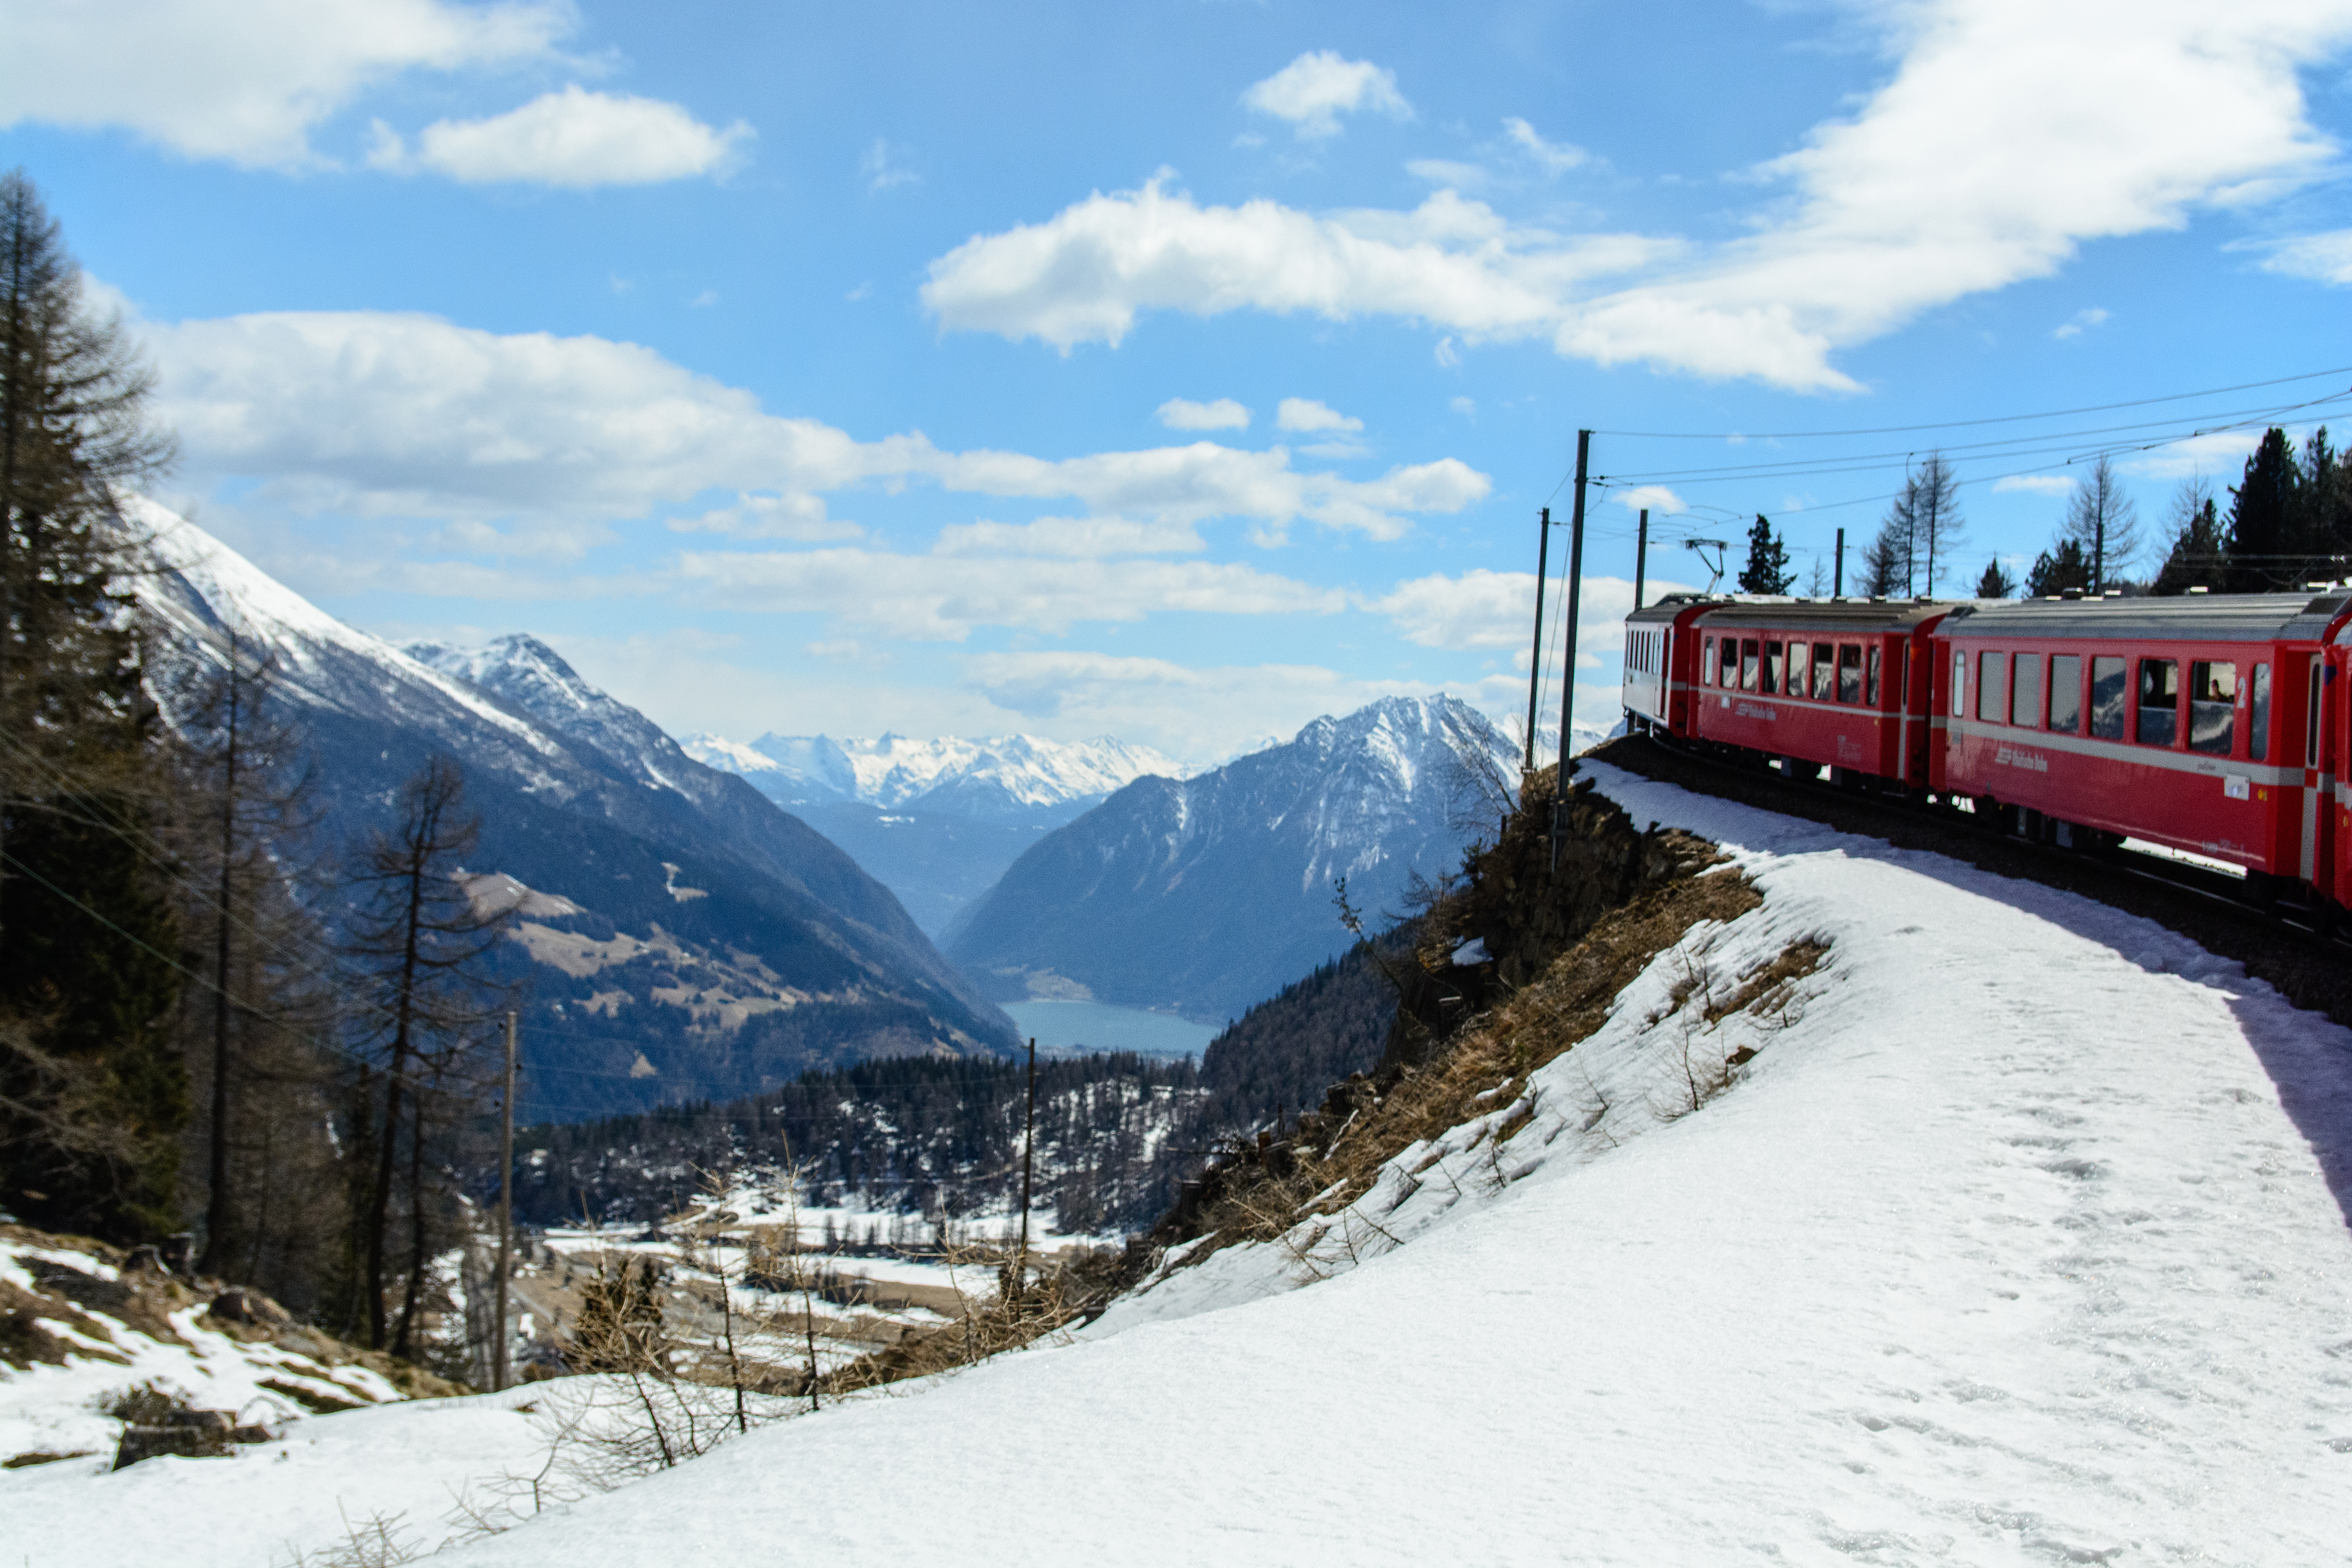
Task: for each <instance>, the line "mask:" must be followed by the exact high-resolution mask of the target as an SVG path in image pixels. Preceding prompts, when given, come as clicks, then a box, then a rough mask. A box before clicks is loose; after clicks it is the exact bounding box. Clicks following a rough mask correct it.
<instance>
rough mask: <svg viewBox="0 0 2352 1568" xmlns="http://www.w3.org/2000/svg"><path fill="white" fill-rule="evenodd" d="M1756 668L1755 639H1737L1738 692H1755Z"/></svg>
mask: <svg viewBox="0 0 2352 1568" xmlns="http://www.w3.org/2000/svg"><path fill="white" fill-rule="evenodd" d="M1757 668H1758V660H1757V658H1756V639H1755V638H1754V637H1741V638H1740V639H1739V689H1740V690H1742V691H1753V690H1755V689H1756V671H1757Z"/></svg>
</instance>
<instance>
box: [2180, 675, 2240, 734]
mask: <svg viewBox="0 0 2352 1568" xmlns="http://www.w3.org/2000/svg"><path fill="white" fill-rule="evenodd" d="M2237 743H2238V667H2237V666H2236V665H2234V664H2209V663H2207V662H2206V661H2205V660H2203V659H2201V658H2200V659H2199V660H2197V661H2196V662H2195V663H2193V664H2191V665H2190V666H2189V750H2190V751H2192V752H2210V753H2212V754H2213V755H2214V756H2217V757H2226V756H2228V755H2229V754H2230V753H2231V752H2233V751H2235V750H2236V749H2237Z"/></svg>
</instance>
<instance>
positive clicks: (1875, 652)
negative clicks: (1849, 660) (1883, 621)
mask: <svg viewBox="0 0 2352 1568" xmlns="http://www.w3.org/2000/svg"><path fill="white" fill-rule="evenodd" d="M1883 652H1885V650H1884V649H1883V648H1881V647H1879V646H1878V645H1877V644H1876V643H1873V644H1871V645H1870V662H1869V665H1868V671H1869V673H1868V674H1867V675H1866V676H1865V677H1864V680H1863V685H1862V701H1863V705H1864V707H1866V708H1875V707H1877V706H1878V660H1879V656H1880V655H1881V654H1882V653H1883Z"/></svg>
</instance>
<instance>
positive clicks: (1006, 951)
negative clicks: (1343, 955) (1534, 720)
mask: <svg viewBox="0 0 2352 1568" xmlns="http://www.w3.org/2000/svg"><path fill="white" fill-rule="evenodd" d="M1480 755H1483V756H1484V757H1485V758H1486V761H1487V762H1488V763H1490V764H1491V766H1492V768H1493V769H1494V770H1495V773H1496V776H1499V777H1501V778H1505V779H1508V780H1513V781H1515V780H1516V779H1517V775H1518V763H1519V758H1518V755H1517V753H1516V752H1513V751H1512V750H1511V748H1510V746H1509V744H1508V742H1506V741H1505V740H1504V739H1503V738H1502V736H1501V735H1500V734H1499V733H1498V732H1497V731H1496V730H1495V728H1494V726H1493V725H1491V724H1490V723H1488V722H1487V721H1486V718H1485V717H1484V716H1483V715H1481V714H1480V713H1478V712H1477V711H1476V710H1475V709H1472V708H1470V707H1469V706H1468V705H1466V704H1465V703H1462V702H1460V701H1457V700H1454V699H1453V698H1450V697H1430V698H1408V697H1392V698H1388V699H1385V700H1381V701H1380V702H1376V703H1373V704H1372V705H1371V706H1370V707H1368V708H1364V709H1362V710H1359V711H1357V712H1354V713H1350V714H1349V715H1348V716H1347V717H1345V718H1343V719H1333V718H1328V717H1326V718H1321V719H1318V720H1316V721H1314V722H1313V723H1311V724H1308V725H1307V727H1306V728H1305V729H1303V730H1301V731H1299V732H1298V734H1297V737H1296V738H1295V739H1294V740H1292V741H1291V742H1289V743H1288V744H1287V745H1283V746H1276V747H1272V748H1270V749H1268V750H1265V751H1262V752H1255V753H1253V754H1252V755H1249V756H1246V757H1243V758H1240V759H1239V760H1237V761H1235V762H1232V763H1227V764H1226V765H1225V766H1223V767H1222V768H1217V769H1214V770H1213V771H1211V772H1209V773H1202V774H1200V775H1199V776H1197V777H1195V778H1192V779H1186V780H1177V779H1170V778H1146V779H1141V780H1139V781H1137V782H1136V783H1134V784H1129V785H1128V786H1127V787H1126V788H1124V789H1122V790H1120V791H1119V792H1118V794H1117V795H1112V796H1111V797H1110V798H1109V799H1108V800H1107V801H1105V802H1103V804H1102V805H1098V806H1097V807H1095V809H1094V810H1092V811H1090V812H1088V813H1087V815H1086V816H1082V817H1080V818H1078V819H1077V820H1076V821H1075V822H1073V823H1071V824H1070V825H1069V826H1066V827H1063V828H1061V829H1059V830H1057V831H1056V832H1055V833H1054V834H1052V835H1051V836H1050V837H1046V838H1045V839H1042V840H1040V841H1039V843H1038V844H1037V845H1036V847H1034V848H1032V849H1031V850H1029V851H1028V852H1027V853H1026V854H1024V856H1023V857H1022V858H1020V859H1019V860H1018V861H1016V862H1014V864H1013V868H1011V869H1010V870H1008V871H1007V872H1006V873H1005V874H1004V877H1003V880H1002V881H1000V882H998V883H997V885H996V886H995V888H994V889H992V890H991V891H990V893H989V894H988V896H987V898H986V899H984V900H980V901H979V902H977V903H976V904H974V905H973V906H972V908H971V910H970V911H969V912H968V913H967V914H966V915H964V916H963V917H962V918H961V919H960V920H959V921H958V922H957V924H956V925H955V926H954V927H953V928H951V929H950V931H949V932H948V933H947V947H948V949H949V951H950V952H951V953H952V954H954V955H955V958H956V961H957V962H958V963H961V964H962V965H963V966H964V968H965V969H966V970H967V971H969V972H971V973H972V974H974V975H975V976H977V977H979V978H980V979H981V981H982V984H990V985H992V986H994V987H997V988H998V989H997V990H996V994H998V995H999V996H1000V997H1018V996H1019V995H1021V994H1023V993H1024V991H1026V990H1030V989H1039V990H1040V994H1055V993H1056V992H1059V993H1061V994H1067V988H1068V987H1069V986H1071V985H1072V984H1075V985H1076V986H1078V987H1082V988H1083V989H1084V990H1085V991H1087V992H1089V993H1091V994H1093V995H1095V996H1097V997H1098V998H1100V999H1102V1000H1104V1001H1108V1002H1119V1003H1128V1004H1132V1005H1140V1006H1156V1007H1172V1008H1174V1009H1176V1010H1178V1011H1181V1012H1186V1013H1190V1014H1192V1015H1194V1016H1202V1017H1207V1018H1212V1019H1217V1018H1223V1017H1228V1016H1236V1015H1238V1014H1239V1013H1240V1012H1241V1011H1242V1010H1243V1009H1244V1008H1246V1007H1247V1006H1249V1005H1251V1004H1252V1003H1254V1002H1257V1001H1260V1000H1262V999H1264V998H1265V997H1267V996H1270V995H1272V994H1274V993H1275V992H1276V991H1278V990H1280V989H1281V987H1282V986H1283V985H1285V984H1287V983H1288V982H1290V981H1293V980H1296V979H1297V978H1298V977H1299V976H1300V975H1302V974H1305V973H1307V972H1308V971H1309V970H1312V969H1313V968H1314V967H1315V966H1316V965H1317V964H1318V963H1322V962H1323V961H1324V960H1326V959H1328V958H1331V957H1334V956H1336V955H1337V954H1339V953H1340V952H1345V951H1346V950H1347V948H1348V946H1349V942H1351V941H1352V940H1353V939H1352V938H1350V937H1349V934H1348V932H1347V931H1346V930H1345V929H1344V928H1343V927H1342V926H1341V925H1340V923H1339V919H1338V916H1337V913H1336V911H1335V910H1333V908H1332V903H1331V900H1332V894H1333V891H1334V889H1335V888H1336V886H1337V884H1338V880H1339V879H1340V878H1341V877H1345V878H1346V879H1348V888H1349V898H1350V899H1351V900H1353V902H1354V903H1355V905H1356V907H1357V908H1358V909H1360V910H1363V911H1364V912H1365V914H1366V916H1367V918H1368V919H1378V918H1379V915H1380V912H1381V910H1384V909H1387V908H1389V907H1391V906H1392V905H1394V904H1395V903H1396V902H1397V900H1399V899H1400V898H1401V896H1402V894H1403V892H1404V890H1405V887H1406V883H1407V880H1408V879H1409V878H1410V877H1411V876H1412V873H1413V872H1414V871H1416V870H1418V871H1419V872H1420V873H1421V874H1422V875H1423V876H1427V877H1432V878H1434V877H1439V876H1443V875H1445V874H1447V873H1449V872H1451V871H1453V870H1454V869H1456V868H1457V867H1458V866H1459V863H1460V860H1461V851H1462V847H1463V846H1464V844H1465V842H1466V841H1467V839H1468V837H1470V831H1471V830H1469V829H1465V827H1464V826H1457V822H1459V821H1463V820H1466V819H1465V818H1463V816H1462V812H1463V809H1464V808H1465V806H1468V805H1469V804H1470V800H1469V796H1470V795H1471V794H1475V792H1465V789H1464V787H1463V780H1462V777H1461V763H1462V762H1463V760H1464V758H1465V756H1467V757H1476V756H1480ZM1471 815H1472V817H1473V818H1475V816H1476V813H1475V811H1473V812H1472V814H1471ZM1486 820H1487V821H1488V823H1489V826H1491V820H1492V819H1486Z"/></svg>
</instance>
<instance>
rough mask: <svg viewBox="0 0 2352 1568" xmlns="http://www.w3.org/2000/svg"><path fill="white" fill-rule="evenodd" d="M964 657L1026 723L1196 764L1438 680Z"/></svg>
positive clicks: (1044, 655) (1158, 662)
mask: <svg viewBox="0 0 2352 1568" xmlns="http://www.w3.org/2000/svg"><path fill="white" fill-rule="evenodd" d="M962 664H963V679H964V684H965V686H966V687H967V688H968V689H971V690H972V691H974V692H977V693H979V694H981V695H982V696H984V697H985V698H986V700H988V701H989V703H990V704H991V705H992V706H993V707H994V708H996V709H998V710H1003V711H1007V712H1010V713H1013V714H1016V715H1018V716H1019V721H1020V723H1021V725H1022V727H1024V728H1027V727H1030V726H1033V725H1039V726H1044V727H1048V728H1051V729H1053V730H1055V731H1059V732H1061V733H1064V734H1068V735H1073V736H1076V735H1102V734H1114V735H1119V736H1123V737H1125V738H1128V739H1130V740H1135V741H1140V742H1143V743H1145V744H1147V745H1150V746H1154V747H1157V748H1158V749H1159V750H1160V751H1162V752H1166V753H1168V754H1169V755H1170V756H1171V757H1174V758H1177V759H1178V760H1180V761H1181V762H1185V763H1191V764H1193V765H1195V766H1199V765H1203V764H1209V763H1217V762H1222V761H1224V760H1226V759H1228V758H1231V757H1233V756H1234V755H1236V754H1238V753H1239V752H1242V751H1244V750H1256V749H1257V748H1258V745H1259V744H1260V743H1262V742H1265V740H1266V739H1267V738H1268V737H1270V736H1273V737H1279V738H1280V739H1282V740H1288V739H1289V738H1290V737H1291V736H1292V735H1295V734H1296V733H1297V731H1299V729H1300V728H1301V727H1302V726H1303V725H1305V724H1307V722H1308V721H1311V720H1313V719H1315V718H1316V717H1317V716H1318V715H1320V714H1324V713H1349V712H1353V711H1354V710H1357V709H1359V708H1361V707H1363V706H1364V705H1365V704H1366V703H1369V702H1374V701H1377V700H1380V699H1381V698H1383V697H1398V696H1407V697H1417V696H1422V695H1424V694H1426V693H1429V692H1431V691H1433V690H1434V689H1436V688H1434V687H1433V686H1432V685H1430V684H1428V683H1424V682H1415V681H1402V680H1365V679H1358V678H1356V677H1353V676H1347V675H1341V674H1339V673H1338V672H1337V671H1335V670H1331V669H1328V668H1323V667H1322V666H1320V665H1296V664H1264V665H1229V666H1208V667H1200V666H1192V665H1183V664H1177V663H1175V662H1173V661H1171V660H1169V659H1162V658H1132V657H1125V656H1120V655H1115V654H1106V653H1097V652H1092V651H1080V650H1070V651H1053V652H1023V653H982V654H971V655H967V656H966V657H965V658H964V659H963V661H962ZM964 732H965V733H971V731H970V730H967V731H964Z"/></svg>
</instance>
